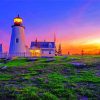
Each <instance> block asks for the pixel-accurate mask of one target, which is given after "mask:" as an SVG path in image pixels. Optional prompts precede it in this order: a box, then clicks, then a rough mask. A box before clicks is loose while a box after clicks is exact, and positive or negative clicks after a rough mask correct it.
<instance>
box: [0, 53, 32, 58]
mask: <svg viewBox="0 0 100 100" xmlns="http://www.w3.org/2000/svg"><path fill="white" fill-rule="evenodd" d="M15 56H16V57H32V55H31V53H25V52H23V53H14V54H9V53H0V58H9V57H15Z"/></svg>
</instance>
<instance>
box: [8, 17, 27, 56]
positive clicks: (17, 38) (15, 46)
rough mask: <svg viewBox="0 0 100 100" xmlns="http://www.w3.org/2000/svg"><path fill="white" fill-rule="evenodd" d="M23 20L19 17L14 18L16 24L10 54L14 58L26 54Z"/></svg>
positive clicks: (13, 26) (13, 29) (13, 28)
mask: <svg viewBox="0 0 100 100" xmlns="http://www.w3.org/2000/svg"><path fill="white" fill-rule="evenodd" d="M22 23H23V20H22V18H21V17H19V15H18V16H17V17H15V18H14V24H13V25H12V34H11V40H10V47H9V54H10V55H12V56H18V55H19V54H23V53H25V52H26V48H25V33H24V29H25V27H24V26H23V25H22Z"/></svg>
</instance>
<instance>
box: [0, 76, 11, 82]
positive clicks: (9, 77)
mask: <svg viewBox="0 0 100 100" xmlns="http://www.w3.org/2000/svg"><path fill="white" fill-rule="evenodd" d="M12 77H13V76H12V75H10V74H0V81H5V80H10V79H11V78H12Z"/></svg>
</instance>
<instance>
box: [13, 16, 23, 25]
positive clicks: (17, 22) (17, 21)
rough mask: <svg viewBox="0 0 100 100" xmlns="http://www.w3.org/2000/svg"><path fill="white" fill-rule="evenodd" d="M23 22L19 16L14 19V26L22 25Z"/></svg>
mask: <svg viewBox="0 0 100 100" xmlns="http://www.w3.org/2000/svg"><path fill="white" fill-rule="evenodd" d="M22 22H23V20H22V18H20V17H19V15H18V16H17V17H15V18H14V25H17V26H19V25H21V24H22Z"/></svg>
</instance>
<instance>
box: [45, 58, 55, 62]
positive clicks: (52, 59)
mask: <svg viewBox="0 0 100 100" xmlns="http://www.w3.org/2000/svg"><path fill="white" fill-rule="evenodd" d="M52 61H55V58H48V59H47V60H46V62H52Z"/></svg>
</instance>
